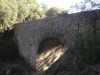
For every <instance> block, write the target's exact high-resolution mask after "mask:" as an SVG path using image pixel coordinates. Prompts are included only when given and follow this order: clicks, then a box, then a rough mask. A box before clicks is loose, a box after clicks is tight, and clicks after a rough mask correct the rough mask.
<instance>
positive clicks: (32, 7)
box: [0, 0, 43, 30]
mask: <svg viewBox="0 0 100 75" xmlns="http://www.w3.org/2000/svg"><path fill="white" fill-rule="evenodd" d="M42 15H43V14H42V12H41V11H40V7H39V4H38V2H37V0H0V29H4V30H6V29H7V28H12V27H13V25H14V24H15V23H18V22H24V21H29V20H33V19H40V18H42Z"/></svg>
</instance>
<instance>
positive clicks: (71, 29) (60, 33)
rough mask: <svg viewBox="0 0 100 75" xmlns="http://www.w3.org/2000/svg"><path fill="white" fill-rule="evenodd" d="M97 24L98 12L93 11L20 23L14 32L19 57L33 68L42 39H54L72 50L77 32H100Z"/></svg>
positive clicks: (98, 19) (99, 15) (99, 16)
mask: <svg viewBox="0 0 100 75" xmlns="http://www.w3.org/2000/svg"><path fill="white" fill-rule="evenodd" d="M99 24H100V10H94V11H86V12H81V13H74V14H65V13H64V14H59V15H58V16H56V17H49V18H44V19H40V20H33V21H29V22H25V23H20V24H17V25H15V27H14V30H15V36H16V40H17V42H18V45H19V52H20V55H21V56H22V57H24V58H25V59H26V60H27V61H28V62H29V63H30V64H31V65H32V66H34V67H35V62H36V55H37V50H38V46H39V44H40V43H41V41H42V40H43V39H45V38H47V37H56V38H58V39H59V40H60V41H61V42H63V43H64V45H65V49H68V48H74V43H75V38H76V35H77V34H78V33H79V32H83V31H85V30H86V29H87V28H88V27H90V28H93V29H94V30H100V25H99Z"/></svg>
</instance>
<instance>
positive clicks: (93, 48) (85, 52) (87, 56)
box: [76, 28, 100, 64]
mask: <svg viewBox="0 0 100 75" xmlns="http://www.w3.org/2000/svg"><path fill="white" fill-rule="evenodd" d="M95 39H96V40H95ZM76 47H77V48H78V49H79V50H80V54H81V58H82V59H83V60H84V61H85V62H86V63H91V64H92V63H97V62H99V58H100V39H99V38H96V37H94V35H93V29H91V28H90V29H87V30H86V31H85V32H83V33H79V34H78V36H77V40H76Z"/></svg>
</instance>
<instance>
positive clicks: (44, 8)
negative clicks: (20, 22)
mask: <svg viewBox="0 0 100 75" xmlns="http://www.w3.org/2000/svg"><path fill="white" fill-rule="evenodd" d="M41 8H42V12H43V14H45V13H46V12H47V10H48V6H47V5H46V4H43V3H42V4H41Z"/></svg>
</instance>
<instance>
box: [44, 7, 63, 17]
mask: <svg viewBox="0 0 100 75" xmlns="http://www.w3.org/2000/svg"><path fill="white" fill-rule="evenodd" d="M62 11H63V10H62V9H60V8H57V7H52V8H50V9H49V10H48V11H47V12H46V16H47V17H50V16H57V15H58V14H60V13H62Z"/></svg>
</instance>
